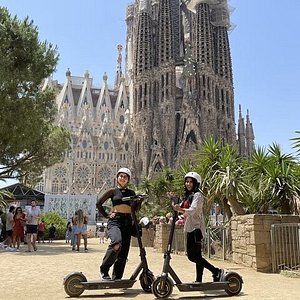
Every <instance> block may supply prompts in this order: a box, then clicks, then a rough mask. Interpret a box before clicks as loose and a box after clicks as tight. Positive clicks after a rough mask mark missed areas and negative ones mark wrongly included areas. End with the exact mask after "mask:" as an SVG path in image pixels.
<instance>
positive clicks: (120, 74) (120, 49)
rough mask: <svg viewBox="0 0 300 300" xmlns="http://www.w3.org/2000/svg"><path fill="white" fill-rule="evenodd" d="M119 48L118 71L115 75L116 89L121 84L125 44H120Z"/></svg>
mask: <svg viewBox="0 0 300 300" xmlns="http://www.w3.org/2000/svg"><path fill="white" fill-rule="evenodd" d="M117 50H118V58H117V71H116V77H115V89H117V88H118V87H119V85H120V82H121V78H122V50H123V46H122V45H121V44H119V45H118V46H117Z"/></svg>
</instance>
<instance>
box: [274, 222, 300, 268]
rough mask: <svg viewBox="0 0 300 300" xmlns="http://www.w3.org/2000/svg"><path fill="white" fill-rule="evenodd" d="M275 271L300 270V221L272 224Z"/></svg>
mask: <svg viewBox="0 0 300 300" xmlns="http://www.w3.org/2000/svg"><path fill="white" fill-rule="evenodd" d="M271 252H272V269H273V272H278V271H281V270H300V223H299V224H273V225H272V226H271Z"/></svg>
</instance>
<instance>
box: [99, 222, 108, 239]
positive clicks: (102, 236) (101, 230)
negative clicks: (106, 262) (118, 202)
mask: <svg viewBox="0 0 300 300" xmlns="http://www.w3.org/2000/svg"><path fill="white" fill-rule="evenodd" d="M105 230H106V228H105V225H104V223H103V222H102V223H101V224H100V226H99V229H98V236H99V241H100V244H104V239H105V235H106V233H105Z"/></svg>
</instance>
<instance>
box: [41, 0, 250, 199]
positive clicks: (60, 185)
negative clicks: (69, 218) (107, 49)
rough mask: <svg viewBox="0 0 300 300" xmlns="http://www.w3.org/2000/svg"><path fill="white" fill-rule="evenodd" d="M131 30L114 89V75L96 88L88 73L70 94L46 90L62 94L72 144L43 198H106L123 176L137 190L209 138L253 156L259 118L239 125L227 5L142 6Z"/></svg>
mask: <svg viewBox="0 0 300 300" xmlns="http://www.w3.org/2000/svg"><path fill="white" fill-rule="evenodd" d="M126 24H127V37H126V45H124V47H123V46H121V45H118V46H117V69H116V76H115V81H114V86H113V87H109V85H108V77H107V75H106V74H104V75H103V84H102V86H101V87H96V86H94V85H93V79H92V78H91V77H90V75H89V73H88V71H87V72H86V73H85V74H84V76H83V77H81V76H73V75H72V74H71V71H70V70H68V71H67V72H66V80H65V82H64V83H63V84H59V83H58V82H56V81H54V80H52V79H48V80H47V81H46V82H45V86H51V87H53V88H55V89H56V90H57V97H56V102H57V106H58V119H57V122H59V124H61V125H62V126H65V127H67V128H68V129H69V130H70V132H71V136H72V142H71V151H70V152H69V153H66V155H65V157H64V160H63V161H62V162H61V163H59V164H56V165H55V166H53V167H51V168H49V169H47V170H46V172H45V173H44V178H43V181H42V182H41V183H40V184H39V186H38V188H39V190H41V191H43V192H45V193H50V194H62V193H66V192H68V193H71V194H83V193H84V194H87V195H91V194H99V193H101V192H103V191H104V190H106V189H108V188H109V187H112V186H113V185H114V184H115V175H116V171H117V169H118V168H119V167H121V166H126V167H129V168H131V169H132V172H133V174H134V175H133V178H132V181H133V182H134V183H135V184H137V183H139V182H140V181H141V180H142V179H143V178H144V177H145V176H150V177H151V176H153V175H155V173H158V172H160V171H161V170H162V169H163V168H165V167H169V168H176V167H178V166H179V164H180V162H181V161H182V159H184V158H188V157H189V156H190V155H191V154H192V153H193V152H194V151H195V150H197V149H198V148H199V144H200V143H201V141H202V140H203V139H205V138H207V137H209V136H214V137H215V138H218V139H221V140H222V141H224V142H227V143H231V144H234V145H236V146H237V147H238V150H239V152H240V154H241V155H243V156H249V155H250V154H251V153H252V151H253V149H254V134H253V128H252V124H251V122H250V118H249V113H247V116H246V120H244V118H243V116H242V111H241V107H239V120H238V123H237V128H236V123H235V116H234V115H235V107H234V88H233V74H232V63H231V55H230V45H229V39H228V33H229V32H230V30H231V24H230V8H229V6H228V3H227V0H135V2H134V3H133V4H130V5H129V6H128V7H127V10H126ZM123 52H125V59H123V56H124V55H123ZM123 65H124V67H123ZM123 69H124V71H123Z"/></svg>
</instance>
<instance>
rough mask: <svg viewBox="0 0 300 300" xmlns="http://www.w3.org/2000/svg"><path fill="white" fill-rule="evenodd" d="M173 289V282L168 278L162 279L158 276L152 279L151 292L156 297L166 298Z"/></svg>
mask: <svg viewBox="0 0 300 300" xmlns="http://www.w3.org/2000/svg"><path fill="white" fill-rule="evenodd" d="M172 291H173V282H172V281H171V279H170V278H168V277H167V278H166V280H165V281H164V280H162V279H161V277H158V278H157V279H155V280H154V282H153V284H152V292H153V294H154V295H155V297H156V298H168V297H169V296H170V295H171V294H172Z"/></svg>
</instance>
